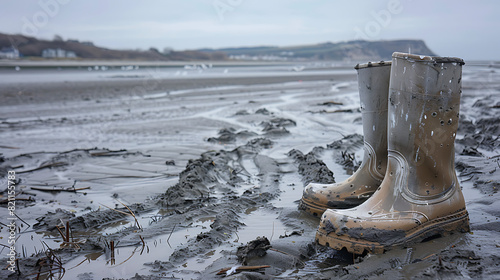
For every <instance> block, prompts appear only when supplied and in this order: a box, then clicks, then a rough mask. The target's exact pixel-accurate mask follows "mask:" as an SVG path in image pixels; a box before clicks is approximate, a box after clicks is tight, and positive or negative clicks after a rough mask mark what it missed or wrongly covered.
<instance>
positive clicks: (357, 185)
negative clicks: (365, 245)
mask: <svg viewBox="0 0 500 280" xmlns="http://www.w3.org/2000/svg"><path fill="white" fill-rule="evenodd" d="M354 68H355V69H356V70H357V72H358V87H359V99H360V104H361V113H362V119H363V136H364V156H363V162H362V164H361V166H360V167H359V168H358V170H356V172H355V173H354V174H353V175H352V176H351V177H349V178H348V179H347V180H345V181H343V182H340V183H335V184H317V183H311V184H309V185H307V186H306V188H305V189H304V192H303V195H302V199H301V201H300V205H299V209H302V210H305V211H307V212H310V213H312V214H313V215H315V216H318V217H320V216H321V215H322V214H323V212H324V211H325V210H326V209H329V208H338V209H345V208H351V207H355V206H357V205H359V204H361V203H363V202H364V201H365V200H366V199H368V198H369V197H370V196H371V195H372V194H373V193H374V192H375V190H376V189H377V188H378V186H379V185H380V183H382V180H383V179H384V174H385V169H386V166H387V98H388V95H389V79H390V74H391V62H390V61H388V62H384V61H381V62H378V63H370V62H369V63H366V64H361V65H359V64H358V65H356V67H354Z"/></svg>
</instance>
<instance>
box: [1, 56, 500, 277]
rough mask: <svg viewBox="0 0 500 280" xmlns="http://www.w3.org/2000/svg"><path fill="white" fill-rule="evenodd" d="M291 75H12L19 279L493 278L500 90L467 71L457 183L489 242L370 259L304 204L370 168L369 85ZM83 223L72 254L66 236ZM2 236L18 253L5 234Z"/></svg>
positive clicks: (479, 233)
mask: <svg viewBox="0 0 500 280" xmlns="http://www.w3.org/2000/svg"><path fill="white" fill-rule="evenodd" d="M291 70H293V69H290V66H289V65H281V66H280V65H278V66H255V67H233V68H229V69H228V68H225V67H222V68H220V67H214V68H211V69H186V68H182V67H179V68H175V67H170V68H168V69H163V68H147V69H139V70H134V71H119V70H113V69H112V70H110V71H102V72H96V71H92V72H90V71H87V70H86V69H84V70H77V69H73V70H61V71H57V70H50V69H48V70H47V69H45V70H34V69H27V70H25V69H22V70H21V71H19V72H14V71H9V70H5V69H4V70H0V71H1V74H2V77H4V78H5V79H2V81H0V98H1V100H2V103H1V104H0V108H1V111H0V121H1V123H0V131H1V134H0V135H1V137H0V153H1V154H0V164H1V165H0V171H1V172H2V176H5V175H6V174H7V171H8V170H14V171H15V172H16V178H17V180H18V181H16V183H17V185H18V186H19V187H18V189H17V193H18V196H17V197H16V198H17V201H16V210H15V211H16V215H17V216H18V217H19V218H21V219H22V221H21V220H17V226H18V232H17V236H18V237H19V239H18V240H17V242H16V249H17V252H18V253H19V267H20V270H21V273H22V276H21V278H20V279H23V278H22V277H26V276H27V275H30V274H31V276H29V277H32V278H34V277H36V273H37V271H38V269H39V268H40V267H42V268H43V269H47V268H49V266H48V265H41V266H40V264H38V266H37V264H36V263H37V260H40V259H42V258H43V257H45V258H48V259H51V258H52V259H53V260H55V258H54V257H53V256H52V255H51V254H52V252H53V253H54V254H55V256H57V258H59V259H60V261H61V264H60V265H58V264H52V266H51V268H52V269H53V272H56V270H57V268H59V267H63V268H64V277H63V279H102V278H110V279H181V278H184V279H219V278H222V276H218V275H216V274H217V272H219V271H221V270H222V269H224V268H232V267H238V266H242V265H248V266H265V267H262V268H259V269H257V270H256V271H242V272H240V271H238V273H236V274H234V275H231V276H228V277H226V278H228V279H259V278H262V279H267V278H276V277H278V278H281V279H318V278H323V279H325V278H326V279H328V278H345V279H354V278H363V279H365V278H368V279H377V278H387V277H390V278H398V277H399V278H416V279H420V278H442V279H448V278H449V279H457V278H467V277H470V278H475V279H477V278H484V279H494V278H495V277H496V275H498V273H499V272H500V268H499V267H498V265H499V263H500V260H499V257H498V255H499V250H500V249H499V248H500V242H499V241H498V240H500V233H499V230H500V222H499V217H500V211H499V210H498V209H500V205H499V203H498V201H499V199H498V198H499V197H498V188H499V187H500V185H499V182H500V171H499V170H500V165H499V159H500V147H499V145H500V144H499V140H498V137H499V135H500V127H499V126H500V120H499V119H500V115H499V110H500V108H499V107H500V95H499V93H500V92H499V89H500V74H499V73H497V72H496V71H495V70H494V69H491V68H489V67H488V66H487V65H482V64H480V63H478V64H475V65H471V66H469V65H467V64H466V66H465V68H464V75H463V94H462V103H461V111H460V112H461V117H460V120H461V123H460V126H459V131H458V136H457V141H456V167H457V174H458V175H459V179H460V180H461V186H462V188H463V192H464V195H465V197H466V201H467V209H468V211H469V214H470V218H471V228H472V232H471V233H468V234H453V235H450V236H446V237H441V238H436V239H432V240H428V241H426V242H424V243H421V244H415V245H414V246H412V247H409V248H399V249H394V250H391V251H389V252H386V253H385V254H383V255H367V256H364V257H363V258H357V259H354V260H353V256H352V255H350V254H346V253H344V252H337V251H334V250H332V249H328V248H321V247H317V246H316V245H315V244H314V242H313V241H314V234H315V231H316V227H317V225H318V222H319V220H318V219H317V218H314V217H311V216H310V215H308V214H305V213H303V212H301V211H299V210H297V201H298V200H299V199H300V197H301V195H302V190H303V187H304V185H305V184H307V183H308V182H310V181H315V182H318V181H323V182H332V181H342V180H344V179H345V178H347V177H348V176H349V174H350V173H352V171H353V170H354V169H355V168H356V166H358V165H359V164H360V160H361V158H362V136H361V132H362V127H361V114H360V112H359V110H358V107H359V100H358V95H357V83H356V72H355V70H354V69H352V67H350V66H349V67H346V66H344V65H340V66H339V65H333V64H332V65H314V64H310V65H307V67H306V69H305V70H304V71H301V72H295V71H291ZM343 152H348V153H352V154H354V155H355V160H354V161H351V160H346V159H345V158H343V157H342V153H343ZM1 184H2V187H1V188H0V190H5V189H6V187H7V181H6V177H2V179H1ZM2 195H3V196H2V198H1V199H5V198H7V193H6V191H4V192H3V193H2ZM125 205H126V207H125ZM0 206H2V207H3V208H2V209H1V211H2V213H7V209H6V207H7V204H6V203H2V204H1V205H0ZM110 208H112V209H116V210H111V209H110ZM117 210H118V211H117ZM131 213H134V215H135V216H133V215H131ZM6 215H7V214H2V217H6ZM1 222H2V223H4V224H6V223H7V220H5V219H4V220H3V221H1ZM66 222H68V225H69V227H70V228H71V234H70V235H71V236H72V239H70V240H69V241H65V240H63V238H62V237H61V234H60V233H59V231H58V229H57V226H60V228H61V231H62V234H63V235H64V234H65V228H64V226H65V225H66ZM1 236H2V237H3V238H2V239H0V240H4V241H0V243H2V244H5V245H6V244H7V242H6V241H5V240H7V237H8V231H7V228H6V227H5V226H3V227H2V230H1ZM259 237H265V238H260V239H259ZM41 241H43V242H45V244H44V245H42V243H41ZM111 244H113V245H111ZM61 246H62V247H61ZM47 247H50V248H51V250H48V249H47ZM7 252H8V251H7V249H6V248H5V249H4V250H3V251H2V252H1V254H2V256H1V257H2V258H4V257H6V254H7ZM4 260H5V259H4ZM5 261H6V260H5ZM58 261H59V260H57V261H56V263H57V262H58ZM267 266H269V267H267ZM0 275H1V276H2V278H5V279H17V278H16V277H17V276H16V275H15V274H14V275H10V276H8V275H9V271H7V270H0ZM7 277H9V278H7ZM252 277H253V278H252Z"/></svg>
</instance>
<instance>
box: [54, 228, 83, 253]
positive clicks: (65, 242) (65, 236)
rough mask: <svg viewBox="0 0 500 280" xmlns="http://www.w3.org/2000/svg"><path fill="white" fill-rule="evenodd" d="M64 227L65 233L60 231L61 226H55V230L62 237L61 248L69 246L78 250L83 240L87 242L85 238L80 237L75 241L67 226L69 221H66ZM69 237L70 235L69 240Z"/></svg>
mask: <svg viewBox="0 0 500 280" xmlns="http://www.w3.org/2000/svg"><path fill="white" fill-rule="evenodd" d="M63 224H64V223H63ZM64 228H65V232H66V233H63V232H62V230H61V227H59V226H56V229H57V231H59V234H60V235H61V237H62V239H63V242H62V243H61V248H66V247H70V248H74V249H75V250H80V249H81V247H80V244H84V243H85V242H87V239H85V238H82V239H76V241H75V239H74V238H73V234H72V232H71V231H70V228H69V221H67V222H66V226H65V227H64ZM70 237H71V241H70Z"/></svg>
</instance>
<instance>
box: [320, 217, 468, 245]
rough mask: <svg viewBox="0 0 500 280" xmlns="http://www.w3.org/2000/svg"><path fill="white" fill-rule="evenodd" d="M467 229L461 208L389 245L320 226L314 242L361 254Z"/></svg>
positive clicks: (427, 223)
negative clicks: (328, 231) (343, 234)
mask: <svg viewBox="0 0 500 280" xmlns="http://www.w3.org/2000/svg"><path fill="white" fill-rule="evenodd" d="M469 231H470V227H469V214H468V212H467V210H462V211H460V212H458V213H455V214H452V215H449V216H445V217H441V218H437V219H434V220H431V221H428V222H426V223H423V224H421V225H419V226H417V227H416V228H414V229H412V230H411V231H410V232H409V234H408V235H407V236H406V237H405V238H404V239H403V240H398V242H395V243H393V244H389V245H384V244H380V243H378V242H371V241H366V240H361V239H356V238H352V237H349V236H338V235H336V234H335V233H333V232H332V233H330V234H327V233H326V232H325V231H324V230H323V229H321V228H320V229H318V231H317V233H316V242H317V243H318V244H320V245H323V246H327V247H331V248H333V249H336V250H342V248H346V249H347V251H348V252H350V253H353V254H359V255H361V254H363V253H365V251H367V252H371V253H374V254H381V253H384V252H385V251H387V250H389V249H391V248H394V247H404V246H409V245H411V244H415V243H419V242H421V241H423V240H424V239H427V238H430V237H433V236H438V235H441V236H445V235H448V234H450V233H452V232H469Z"/></svg>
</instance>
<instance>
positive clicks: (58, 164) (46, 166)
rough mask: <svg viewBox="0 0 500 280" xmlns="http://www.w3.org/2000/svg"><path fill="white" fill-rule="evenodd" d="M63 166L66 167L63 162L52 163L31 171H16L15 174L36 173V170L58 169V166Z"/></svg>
mask: <svg viewBox="0 0 500 280" xmlns="http://www.w3.org/2000/svg"><path fill="white" fill-rule="evenodd" d="M64 165H66V163H65V162H53V163H47V164H42V165H40V166H39V167H37V168H33V169H28V170H21V171H16V173H18V174H22V173H28V172H33V171H37V170H40V169H44V168H52V167H60V166H64Z"/></svg>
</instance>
